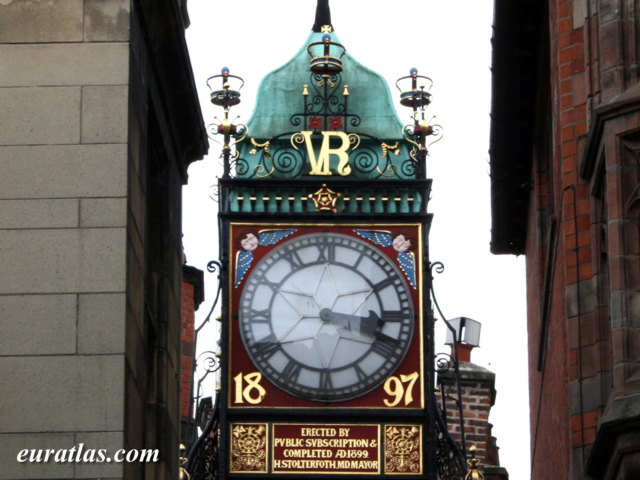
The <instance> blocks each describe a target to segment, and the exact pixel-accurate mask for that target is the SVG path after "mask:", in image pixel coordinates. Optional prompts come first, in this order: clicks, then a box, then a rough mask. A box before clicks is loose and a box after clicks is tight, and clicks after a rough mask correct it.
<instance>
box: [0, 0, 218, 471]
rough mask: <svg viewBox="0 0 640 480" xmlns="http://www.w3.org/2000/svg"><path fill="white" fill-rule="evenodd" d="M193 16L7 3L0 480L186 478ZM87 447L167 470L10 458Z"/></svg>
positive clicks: (3, 24)
mask: <svg viewBox="0 0 640 480" xmlns="http://www.w3.org/2000/svg"><path fill="white" fill-rule="evenodd" d="M185 5H186V2H184V1H182V2H176V1H175V0H166V1H158V2H151V3H149V2H145V1H144V0H140V1H134V2H131V1H129V0H56V1H55V2H41V1H35V0H14V1H5V2H2V3H1V4H0V58H1V59H2V68H0V108H1V110H2V116H1V117H0V264H2V273H1V274H0V330H1V331H2V333H3V338H2V341H0V378H2V389H1V390H0V404H1V405H2V408H0V445H1V448H0V479H19V478H58V479H62V478H103V479H111V478H113V479H115V478H143V477H144V478H175V476H176V475H177V456H178V445H179V372H180V348H181V345H180V300H181V268H182V261H181V258H182V246H181V198H180V197H181V186H182V185H183V184H184V183H185V182H186V169H187V166H188V164H189V163H190V162H191V161H193V160H195V159H198V158H202V156H203V155H204V153H205V152H206V149H207V141H206V136H205V133H204V129H203V126H202V118H201V114H200V109H199V106H198V102H197V98H196V95H195V88H194V85H193V77H192V73H191V68H190V63H189V59H188V55H187V53H186V43H185V42H184V27H185V25H186V23H187V22H186V20H185V18H184V14H185V13H186V8H185ZM160 13H162V15H161V19H160V20H158V19H157V15H160ZM159 38H161V41H162V42H163V43H162V45H160V44H159V43H158V42H160V40H158V39H159ZM172 82H175V83H172ZM176 84H177V86H175V85H176ZM167 86H170V87H171V88H168V87H167ZM169 94H171V97H170V98H169V97H168V96H169ZM80 444H84V447H85V448H96V449H108V451H109V452H111V453H113V452H115V450H117V449H119V448H127V449H129V448H158V449H159V450H160V461H159V462H158V463H156V464H119V463H116V462H112V463H89V462H48V463H42V462H17V461H16V456H17V453H18V452H19V451H21V450H22V449H25V448H26V449H37V448H49V449H56V450H57V449H64V448H66V449H70V448H73V447H74V446H78V445H80Z"/></svg>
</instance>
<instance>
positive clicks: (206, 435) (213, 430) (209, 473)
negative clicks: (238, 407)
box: [186, 395, 220, 480]
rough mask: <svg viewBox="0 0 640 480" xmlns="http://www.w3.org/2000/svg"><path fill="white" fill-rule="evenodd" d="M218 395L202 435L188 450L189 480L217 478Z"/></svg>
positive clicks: (211, 479)
mask: <svg viewBox="0 0 640 480" xmlns="http://www.w3.org/2000/svg"><path fill="white" fill-rule="evenodd" d="M219 405H220V395H216V397H215V400H214V404H213V410H212V411H211V413H210V416H209V419H208V421H207V423H206V425H205V427H204V429H203V430H202V434H201V435H200V437H198V440H197V441H196V442H195V443H194V444H193V446H192V447H191V449H190V450H189V455H188V461H187V464H186V470H187V473H188V474H189V475H190V477H189V480H214V479H215V478H218V455H219V440H220V438H219V437H220V407H219Z"/></svg>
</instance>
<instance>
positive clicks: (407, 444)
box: [385, 425, 421, 473]
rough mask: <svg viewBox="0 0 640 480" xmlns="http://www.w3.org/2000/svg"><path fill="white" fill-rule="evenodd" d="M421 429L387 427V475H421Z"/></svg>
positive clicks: (399, 426) (407, 426) (414, 427)
mask: <svg viewBox="0 0 640 480" xmlns="http://www.w3.org/2000/svg"><path fill="white" fill-rule="evenodd" d="M420 445H421V438H420V428H419V427H418V426H415V425H414V426H410V425H387V426H386V427H385V473H421V472H420V470H421V465H420V463H421V462H420Z"/></svg>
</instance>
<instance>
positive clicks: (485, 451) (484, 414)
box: [438, 362, 499, 470]
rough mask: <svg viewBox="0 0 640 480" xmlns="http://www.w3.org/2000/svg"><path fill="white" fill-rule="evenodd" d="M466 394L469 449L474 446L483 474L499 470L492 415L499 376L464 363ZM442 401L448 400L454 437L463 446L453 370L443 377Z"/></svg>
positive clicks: (461, 365)
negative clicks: (495, 468) (492, 467)
mask: <svg viewBox="0 0 640 480" xmlns="http://www.w3.org/2000/svg"><path fill="white" fill-rule="evenodd" d="M460 380H461V391H462V406H463V410H462V415H463V419H464V431H465V440H466V447H467V449H468V448H469V447H470V446H471V445H474V446H475V447H476V457H477V458H478V459H479V460H480V463H479V465H480V467H481V470H483V469H485V468H486V467H487V466H498V465H499V460H498V454H497V446H496V444H495V438H494V437H492V435H491V424H490V423H489V413H490V412H491V407H492V406H493V404H494V402H495V395H496V391H495V374H494V373H492V372H490V371H489V370H487V369H485V368H483V367H480V366H478V365H474V364H472V363H469V362H460ZM438 384H439V388H440V393H439V396H440V401H442V400H441V399H442V396H444V398H445V405H446V413H447V424H448V428H449V433H450V434H451V437H452V438H453V439H454V440H455V441H457V442H458V443H459V444H461V440H462V435H461V430H460V416H459V411H458V406H457V404H456V401H457V398H458V397H457V386H456V383H455V381H454V374H453V368H452V369H450V370H449V371H447V372H445V373H443V374H439V376H438Z"/></svg>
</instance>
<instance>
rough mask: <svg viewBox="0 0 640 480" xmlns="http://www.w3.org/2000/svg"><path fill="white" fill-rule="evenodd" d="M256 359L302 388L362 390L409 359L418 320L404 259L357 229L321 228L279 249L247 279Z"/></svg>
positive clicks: (245, 321) (244, 329) (245, 295)
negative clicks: (399, 261)
mask: <svg viewBox="0 0 640 480" xmlns="http://www.w3.org/2000/svg"><path fill="white" fill-rule="evenodd" d="M238 318H239V322H240V331H241V335H242V341H243V343H244V346H245V348H246V350H247V352H248V354H249V356H250V357H251V359H252V361H253V362H254V364H255V365H256V367H257V368H258V369H259V370H260V371H261V372H262V373H263V374H264V375H265V377H266V378H268V379H269V380H270V381H272V382H273V383H274V384H275V385H277V386H278V387H279V388H281V389H282V390H284V391H286V392H289V393H291V394H293V395H296V396H299V397H302V398H306V399H310V400H317V401H323V402H335V401H343V400H348V399H351V398H355V397H358V396H360V395H363V394H364V393H366V392H368V391H370V390H372V389H374V388H375V387H377V386H378V385H380V384H381V383H382V382H383V381H384V380H385V379H386V378H387V377H388V376H389V375H391V373H393V371H394V370H395V369H396V368H397V367H398V366H399V364H400V363H401V361H402V360H403V358H404V356H405V354H406V353H407V350H408V348H409V344H410V343H411V338H412V336H413V328H414V313H413V308H412V302H411V297H410V295H409V289H408V288H407V285H406V283H405V281H404V279H403V277H402V275H401V273H400V271H399V270H398V268H397V267H396V266H395V265H394V263H393V262H392V261H391V260H390V259H389V258H387V257H386V256H385V255H384V254H382V253H381V252H380V251H379V250H377V249H376V248H375V247H373V246H371V245H369V244H367V243H365V242H364V241H362V240H360V239H358V238H355V237H351V236H348V235H343V234H337V233H328V232H321V233H312V234H307V235H303V236H300V237H297V238H294V239H291V240H289V241H287V242H284V243H283V244H282V245H279V246H277V247H275V248H274V249H273V250H272V251H271V252H269V253H268V254H267V255H266V256H265V257H264V258H263V259H262V260H261V261H260V262H259V263H258V264H257V265H256V266H255V268H254V269H253V271H252V272H251V274H250V275H249V277H248V278H247V281H246V284H245V287H244V290H243V292H242V296H241V298H240V310H239V316H238Z"/></svg>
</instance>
